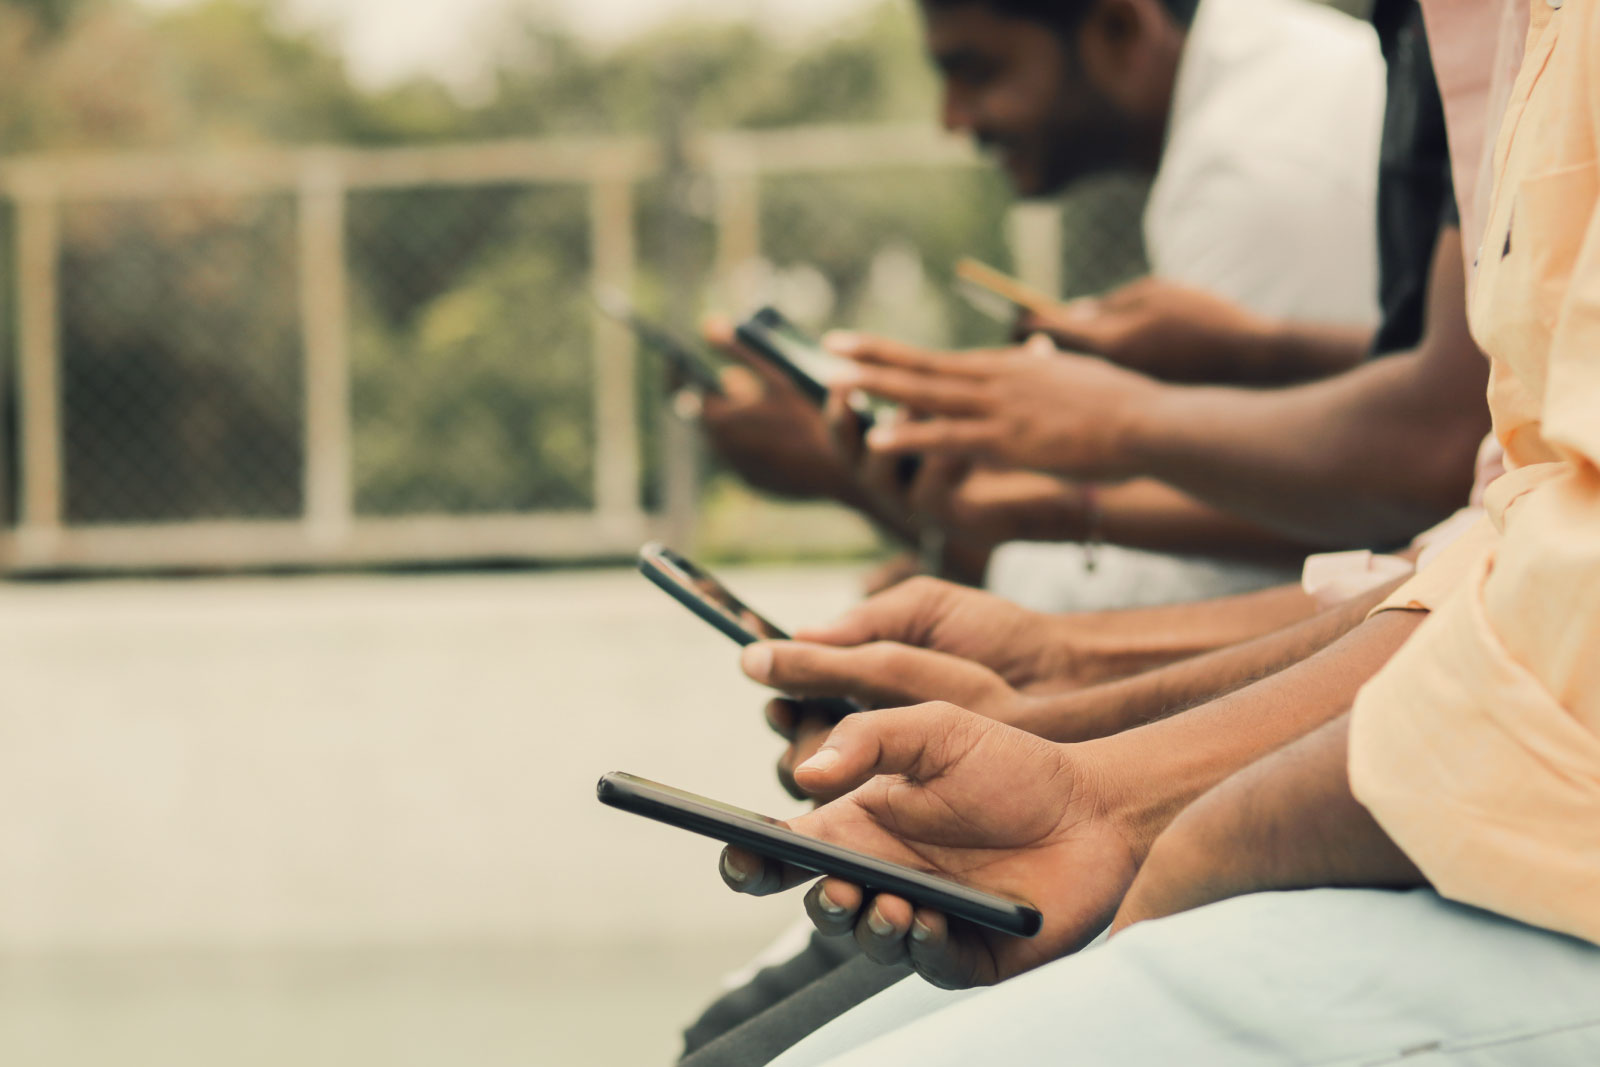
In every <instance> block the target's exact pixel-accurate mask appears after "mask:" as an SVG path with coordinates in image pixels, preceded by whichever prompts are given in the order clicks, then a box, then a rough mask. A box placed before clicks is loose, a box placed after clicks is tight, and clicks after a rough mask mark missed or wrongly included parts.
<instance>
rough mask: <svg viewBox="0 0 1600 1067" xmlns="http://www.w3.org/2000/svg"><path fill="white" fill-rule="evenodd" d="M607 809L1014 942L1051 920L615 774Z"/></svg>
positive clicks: (605, 784) (600, 790) (605, 797)
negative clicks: (899, 899) (907, 903)
mask: <svg viewBox="0 0 1600 1067" xmlns="http://www.w3.org/2000/svg"><path fill="white" fill-rule="evenodd" d="M596 795H597V796H598V797H599V799H600V802H601V803H602V804H606V805H609V806H610V807H613V808H619V809H621V810H623V811H627V812H631V813H633V814H635V815H642V816H644V817H645V818H647V819H654V820H656V821H657V822H664V823H666V824H668V825H669V826H676V827H678V828H679V829H682V830H688V831H689V832H691V833H696V834H700V835H702V836H704V837H710V838H714V839H715V840H718V841H722V842H725V843H727V844H730V845H738V846H739V847H741V848H747V849H749V850H750V851H752V852H755V853H758V854H760V855H762V856H767V857H770V858H772V859H776V860H781V861H782V862H784V863H789V864H793V865H794V866H796V867H801V868H803V869H805V870H809V871H816V872H817V873H818V874H826V875H833V876H835V877H838V878H843V879H845V880H847V881H850V882H853V883H855V884H856V885H859V886H861V887H862V888H863V889H867V890H872V891H876V892H884V893H893V894H894V895H896V896H899V897H904V898H905V899H906V900H909V901H911V902H912V903H913V904H919V905H923V906H925V907H929V908H933V909H934V910H936V911H940V912H943V913H944V914H945V915H948V916H950V917H951V918H954V919H961V920H964V921H966V922H969V923H974V924H976V925H978V926H983V927H987V928H989V929H991V930H998V931H999V932H1001V933H1003V934H1010V935H1011V936H1013V937H1032V936H1034V935H1035V934H1037V933H1038V932H1039V928H1040V926H1041V925H1042V924H1043V917H1042V916H1041V915H1040V914H1039V912H1038V911H1037V910H1036V909H1034V908H1032V907H1029V906H1028V905H1026V904H1020V903H1017V902H1016V901H1012V900H1007V899H1005V898H1004V897H999V896H995V895H994V894H992V893H985V892H983V891H982V890H978V889H973V888H971V887H970V886H964V885H962V884H960V883H959V882H952V881H951V880H949V879H948V878H941V877H939V876H938V875H932V874H926V873H924V872H922V871H918V870H915V869H913V868H911V867H906V866H903V865H901V864H898V863H890V862H889V861H887V860H881V859H878V858H877V857H875V856H869V855H867V854H866V853H863V852H857V851H855V850H854V849H848V848H843V847H841V846H839V845H834V844H830V843H828V842H826V841H818V840H817V839H815V838H811V837H806V836H805V835H804V834H798V833H795V832H794V831H793V830H791V829H789V828H788V827H787V826H784V825H783V824H782V823H780V822H778V821H777V820H776V819H771V818H768V817H767V816H765V815H757V814H756V813H755V812H751V811H745V810H744V809H742V808H736V807H734V806H733V805H731V804H723V803H721V802H719V801H715V800H711V799H710V798H708V797H702V796H696V795H695V794H693V793H688V792H685V791H683V790H681V789H674V788H672V787H671V786H667V785H662V784H661V783H659V782H652V781H649V780H648V779H645V778H638V777H635V776H634V775H631V774H622V773H614V774H608V775H606V776H604V777H603V778H601V779H600V784H599V785H598V786H597V787H596Z"/></svg>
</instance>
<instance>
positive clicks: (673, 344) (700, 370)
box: [591, 288, 724, 396]
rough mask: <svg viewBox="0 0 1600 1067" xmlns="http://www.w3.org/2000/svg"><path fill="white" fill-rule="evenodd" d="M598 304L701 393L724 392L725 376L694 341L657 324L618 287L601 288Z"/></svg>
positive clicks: (598, 294)
mask: <svg viewBox="0 0 1600 1067" xmlns="http://www.w3.org/2000/svg"><path fill="white" fill-rule="evenodd" d="M591 295H592V296H593V298H594V302H595V304H596V305H597V306H598V307H599V308H600V310H601V311H602V312H603V313H604V314H605V315H606V316H607V317H608V318H611V319H614V320H615V321H617V322H620V323H622V325H624V326H626V327H627V328H628V329H630V330H632V331H633V335H634V336H635V337H637V338H638V339H639V344H640V346H641V347H642V348H644V349H645V351H647V352H654V353H655V354H656V355H657V356H659V357H661V358H662V359H664V360H666V361H667V363H668V364H670V365H671V366H672V367H673V369H675V370H676V371H677V372H678V373H679V374H681V375H682V376H683V378H684V380H686V381H687V382H688V383H689V384H690V385H692V386H694V387H695V388H696V389H698V390H700V391H701V392H702V393H709V394H711V395H712V396H722V395H724V394H723V389H722V377H721V375H720V374H718V373H717V368H716V365H715V364H713V363H712V362H711V360H710V359H709V358H708V357H707V356H705V355H703V354H702V353H700V352H698V351H697V350H696V349H695V347H694V346H693V345H690V344H689V343H687V342H686V341H683V340H681V339H680V338H679V337H678V336H677V335H676V334H674V333H673V332H672V331H671V330H668V329H667V328H666V327H665V326H661V325H658V324H656V323H654V322H651V321H650V320H649V319H646V318H645V317H644V316H642V315H640V314H639V313H638V312H637V311H636V310H634V307H633V305H632V304H631V303H629V301H628V298H627V297H626V296H624V295H623V294H622V293H621V292H620V291H618V290H615V289H608V288H600V289H596V290H595V291H594V292H593V294H591Z"/></svg>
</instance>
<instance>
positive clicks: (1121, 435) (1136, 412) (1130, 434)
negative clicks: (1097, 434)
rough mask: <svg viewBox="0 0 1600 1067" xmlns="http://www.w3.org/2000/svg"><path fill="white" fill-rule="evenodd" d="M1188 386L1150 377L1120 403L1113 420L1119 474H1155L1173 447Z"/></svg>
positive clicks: (1163, 466) (1180, 423) (1160, 469)
mask: <svg viewBox="0 0 1600 1067" xmlns="http://www.w3.org/2000/svg"><path fill="white" fill-rule="evenodd" d="M1191 391H1192V387H1186V386H1182V385H1169V384H1168V383H1166V382H1158V381H1154V380H1151V381H1149V383H1148V385H1147V386H1146V387H1145V388H1144V389H1142V390H1141V391H1140V392H1139V393H1138V394H1137V395H1136V396H1135V397H1133V398H1131V399H1130V401H1129V402H1126V403H1124V404H1123V405H1122V406H1121V410H1120V411H1119V412H1118V416H1117V418H1116V420H1115V422H1116V427H1117V429H1116V437H1115V444H1114V446H1113V447H1114V449H1115V454H1116V455H1117V456H1118V457H1120V459H1121V460H1122V462H1121V464H1120V467H1121V470H1120V471H1119V472H1118V474H1119V475H1120V476H1122V477H1139V476H1143V475H1155V476H1159V474H1160V472H1161V471H1162V470H1163V469H1164V468H1165V467H1166V465H1167V462H1168V456H1170V455H1171V453H1172V451H1173V449H1174V447H1176V438H1177V434H1176V433H1175V431H1176V429H1177V428H1178V427H1180V426H1181V425H1182V419H1183V417H1184V415H1183V406H1184V401H1185V399H1186V398H1187V395H1188V393H1189V392H1191Z"/></svg>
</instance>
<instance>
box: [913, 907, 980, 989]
mask: <svg viewBox="0 0 1600 1067" xmlns="http://www.w3.org/2000/svg"><path fill="white" fill-rule="evenodd" d="M970 936H971V935H969V937H970ZM906 948H907V952H908V955H909V957H910V959H911V966H912V967H914V968H916V971H917V973H918V974H920V975H922V977H923V978H925V979H926V980H927V981H928V982H929V983H931V984H933V985H936V986H938V987H939V988H940V989H966V988H968V987H969V986H974V985H979V984H981V983H982V974H981V971H980V969H979V966H978V960H979V958H980V953H981V950H980V943H978V942H974V941H963V939H962V938H961V936H960V935H955V934H952V932H951V930H950V922H949V920H948V919H946V918H945V917H944V915H943V914H942V913H940V912H937V911H934V910H932V909H931V908H918V909H917V910H916V912H915V914H914V915H913V916H912V919H911V932H910V934H909V935H908V936H907V938H906Z"/></svg>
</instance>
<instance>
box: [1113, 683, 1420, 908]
mask: <svg viewBox="0 0 1600 1067" xmlns="http://www.w3.org/2000/svg"><path fill="white" fill-rule="evenodd" d="M1349 737H1350V716H1349V715H1348V714H1343V715H1340V716H1339V717H1338V718H1336V719H1334V720H1333V721H1332V722H1329V723H1327V724H1326V725H1324V726H1322V727H1320V728H1318V729H1317V730H1315V731H1313V732H1312V733H1310V734H1308V735H1307V736H1305V737H1303V738H1301V739H1299V740H1297V741H1295V742H1293V743H1292V744H1290V745H1288V746H1286V747H1285V748H1283V749H1281V750H1280V751H1277V752H1274V753H1272V754H1270V755H1267V756H1265V757H1263V758H1262V759H1260V760H1258V761H1256V762H1255V763H1252V764H1250V765H1249V766H1247V767H1245V768H1244V769H1243V770H1241V771H1239V772H1238V773H1236V774H1234V775H1232V776H1231V777H1229V778H1228V779H1227V780H1226V781H1224V782H1222V783H1221V784H1220V785H1218V786H1217V787H1216V788H1214V789H1212V790H1210V791H1209V792H1207V793H1206V794H1204V795H1203V796H1201V797H1200V798H1199V799H1198V800H1196V801H1195V802H1194V803H1193V804H1191V805H1189V807H1188V808H1186V809H1185V810H1184V811H1183V813H1182V814H1180V815H1179V816H1178V817H1177V818H1176V819H1174V820H1173V822H1172V824H1171V825H1170V826H1169V827H1168V828H1167V829H1166V831H1165V832H1163V833H1162V834H1161V835H1160V836H1159V837H1158V838H1157V839H1156V842H1155V844H1154V846H1153V847H1152V849H1151V851H1150V855H1149V857H1148V858H1147V860H1146V862H1145V866H1144V869H1143V870H1142V871H1141V873H1140V875H1139V877H1138V878H1137V879H1136V881H1135V882H1134V885H1133V888H1132V889H1131V890H1130V891H1129V893H1128V897H1127V899H1126V901H1125V902H1124V904H1123V907H1122V911H1121V913H1120V914H1119V916H1118V918H1117V923H1116V926H1117V928H1119V929H1120V928H1121V927H1124V926H1127V925H1129V924H1130V923H1134V922H1139V921H1141V920H1144V919H1150V918H1159V917H1162V916H1165V915H1172V914H1176V913H1177V912H1181V911H1188V910H1190V909H1192V908H1198V907H1202V906H1204V905H1206V904H1212V903H1215V902H1217V901H1220V900H1227V899H1229V898H1232V897H1236V896H1243V895H1245V894H1247V893H1261V892H1271V891H1275V890H1292V889H1313V888H1319V887H1324V886H1328V887H1360V886H1373V887H1384V888H1402V887H1410V886H1418V885H1423V884H1425V879H1424V877H1423V875H1422V873H1421V872H1420V871H1419V870H1418V869H1417V867H1416V865H1415V864H1414V863H1412V861H1411V860H1410V859H1409V858H1408V857H1407V856H1406V855H1405V853H1404V852H1402V851H1401V850H1400V849H1399V847H1398V846H1397V845H1396V844H1395V843H1394V842H1393V841H1392V840H1391V839H1390V838H1389V836H1388V835H1387V834H1386V833H1384V831H1383V828H1382V827H1381V826H1379V825H1378V823H1377V822H1376V821H1375V820H1374V819H1373V817H1372V816H1371V814H1369V813H1368V811H1367V809H1366V808H1364V807H1362V806H1361V804H1360V803H1359V802H1358V801H1357V800H1356V799H1355V797H1354V796H1353V795H1352V793H1351V790H1350V775H1349V771H1348V758H1349Z"/></svg>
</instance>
